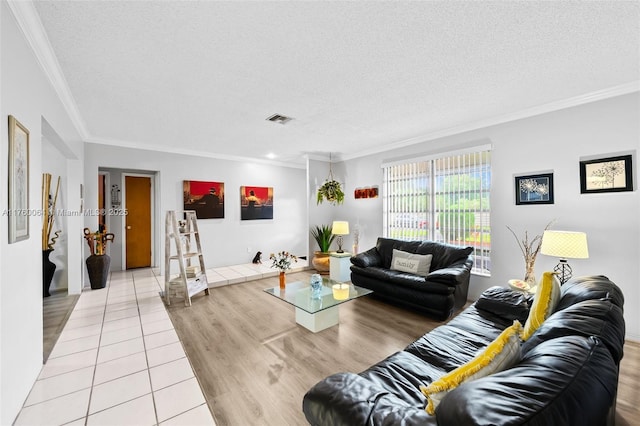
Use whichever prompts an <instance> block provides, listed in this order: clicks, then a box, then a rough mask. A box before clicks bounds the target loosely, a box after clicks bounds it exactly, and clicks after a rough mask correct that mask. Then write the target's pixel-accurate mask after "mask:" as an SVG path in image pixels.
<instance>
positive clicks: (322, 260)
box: [311, 225, 336, 275]
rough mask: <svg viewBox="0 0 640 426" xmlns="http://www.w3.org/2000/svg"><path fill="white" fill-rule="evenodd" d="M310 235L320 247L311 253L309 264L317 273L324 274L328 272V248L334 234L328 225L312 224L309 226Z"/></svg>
mask: <svg viewBox="0 0 640 426" xmlns="http://www.w3.org/2000/svg"><path fill="white" fill-rule="evenodd" d="M311 236H313V239H314V240H316V243H318V247H319V248H320V250H319V251H315V252H314V253H313V259H311V264H312V265H313V267H314V268H315V269H316V271H318V273H320V274H324V275H326V274H328V273H329V249H330V247H331V243H333V240H334V239H335V238H336V236H335V235H333V234H332V233H331V226H329V225H316V226H314V227H313V228H311Z"/></svg>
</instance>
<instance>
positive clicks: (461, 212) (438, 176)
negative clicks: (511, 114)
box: [383, 146, 491, 275]
mask: <svg viewBox="0 0 640 426" xmlns="http://www.w3.org/2000/svg"><path fill="white" fill-rule="evenodd" d="M383 170H384V184H383V206H384V233H385V237H388V238H396V239H399V240H407V241H408V240H413V241H416V240H431V241H439V242H444V243H448V244H453V245H457V246H471V247H473V249H474V251H473V256H474V264H473V272H475V273H480V274H485V275H488V274H490V272H491V224H490V222H489V217H490V205H489V194H490V190H491V151H490V150H489V147H487V146H484V147H479V148H477V149H474V150H471V151H465V152H459V153H450V154H442V155H441V156H434V157H428V158H424V159H420V160H419V161H416V160H412V161H408V162H402V163H393V164H386V165H383Z"/></svg>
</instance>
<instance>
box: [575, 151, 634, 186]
mask: <svg viewBox="0 0 640 426" xmlns="http://www.w3.org/2000/svg"><path fill="white" fill-rule="evenodd" d="M631 158H632V157H631V155H620V156H617V157H607V158H599V159H596V160H586V161H580V193H582V194H589V193H598V192H622V191H633V169H632V164H631Z"/></svg>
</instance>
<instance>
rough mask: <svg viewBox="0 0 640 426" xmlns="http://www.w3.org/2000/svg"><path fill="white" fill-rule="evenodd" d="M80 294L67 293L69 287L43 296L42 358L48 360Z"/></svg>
mask: <svg viewBox="0 0 640 426" xmlns="http://www.w3.org/2000/svg"><path fill="white" fill-rule="evenodd" d="M79 297H80V296H78V295H70V294H67V289H66V288H64V289H61V290H54V291H51V296H49V297H44V298H42V338H43V339H42V343H43V344H42V352H43V353H42V359H43V362H47V359H48V358H49V354H50V353H51V350H52V349H53V346H54V345H55V344H56V341H57V340H58V337H59V336H60V333H62V329H63V328H64V326H65V324H66V323H67V319H69V315H71V312H72V311H73V307H74V306H75V305H76V302H77V301H78V298H79Z"/></svg>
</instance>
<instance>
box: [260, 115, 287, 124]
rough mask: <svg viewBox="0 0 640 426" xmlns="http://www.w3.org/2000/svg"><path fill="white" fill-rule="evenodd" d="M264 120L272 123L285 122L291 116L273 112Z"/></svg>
mask: <svg viewBox="0 0 640 426" xmlns="http://www.w3.org/2000/svg"><path fill="white" fill-rule="evenodd" d="M266 120H267V121H271V122H273V123H279V124H286V123H288V122H289V121H291V120H293V118H291V117H287V116H286V115H282V114H273V115H272V116H270V117H267V118H266Z"/></svg>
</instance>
